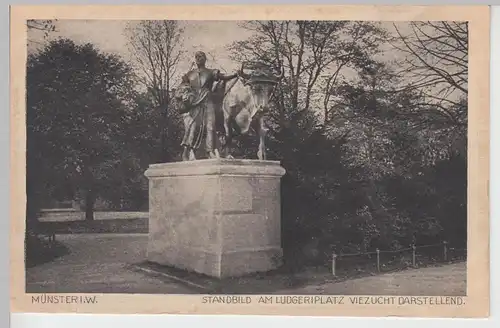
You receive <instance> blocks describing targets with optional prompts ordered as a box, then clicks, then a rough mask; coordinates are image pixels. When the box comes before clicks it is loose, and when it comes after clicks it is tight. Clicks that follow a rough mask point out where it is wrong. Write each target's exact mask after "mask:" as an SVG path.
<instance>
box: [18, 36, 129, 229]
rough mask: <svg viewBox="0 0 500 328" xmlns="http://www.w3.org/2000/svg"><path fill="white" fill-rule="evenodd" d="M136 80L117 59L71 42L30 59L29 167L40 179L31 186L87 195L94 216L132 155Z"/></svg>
mask: <svg viewBox="0 0 500 328" xmlns="http://www.w3.org/2000/svg"><path fill="white" fill-rule="evenodd" d="M132 77H133V75H132V69H131V67H130V66H129V65H128V64H127V63H125V62H124V61H123V60H121V59H120V58H119V57H117V56H115V55H110V54H105V53H101V52H100V51H99V50H98V49H96V48H95V47H94V46H93V45H92V44H84V45H77V44H75V43H74V42H73V41H71V40H68V39H61V40H57V41H52V42H50V43H49V44H48V45H47V46H46V47H45V48H44V49H43V50H42V51H41V52H39V53H37V54H32V55H30V56H29V57H28V64H27V130H28V147H27V149H28V154H27V166H28V167H27V170H28V176H29V177H33V176H38V178H39V179H38V180H37V181H28V185H33V186H35V185H36V186H38V188H39V189H38V190H43V189H42V188H43V186H44V185H46V186H50V189H48V190H53V195H55V194H57V193H59V194H63V195H70V196H76V195H79V194H80V193H82V194H83V197H84V198H85V213H86V214H85V215H86V218H87V219H89V220H91V219H93V210H94V203H95V200H96V198H97V196H98V195H99V194H100V193H103V192H104V191H105V186H107V185H110V184H111V183H110V180H111V179H112V178H113V177H115V180H116V179H117V178H116V174H115V173H116V171H117V168H118V167H119V166H120V165H121V164H120V163H121V162H122V159H123V158H124V157H127V156H128V155H127V147H126V146H127V145H126V143H125V140H126V139H125V138H124V136H125V135H126V134H127V132H128V131H125V130H124V127H126V124H124V123H126V122H127V120H128V119H129V116H130V109H129V107H128V104H130V99H131V97H132V90H133V79H132ZM33 194H36V193H35V192H33Z"/></svg>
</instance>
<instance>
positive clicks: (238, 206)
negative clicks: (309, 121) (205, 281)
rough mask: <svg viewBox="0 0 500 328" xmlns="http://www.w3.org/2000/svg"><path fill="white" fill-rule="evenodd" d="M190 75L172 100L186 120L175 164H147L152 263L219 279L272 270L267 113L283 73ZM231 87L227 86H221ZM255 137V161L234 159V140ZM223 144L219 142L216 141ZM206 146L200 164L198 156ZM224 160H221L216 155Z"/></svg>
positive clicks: (275, 245)
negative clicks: (251, 134) (257, 141)
mask: <svg viewBox="0 0 500 328" xmlns="http://www.w3.org/2000/svg"><path fill="white" fill-rule="evenodd" d="M205 61H206V56H205V54H204V53H202V52H198V53H196V64H197V68H196V69H194V70H191V71H190V72H188V73H187V74H186V75H185V76H184V77H183V81H182V84H181V86H180V87H179V88H178V89H177V92H176V100H177V105H178V107H179V111H180V112H181V113H182V115H183V116H184V117H183V118H184V124H185V134H184V138H183V141H182V145H183V147H184V150H183V154H182V159H183V161H181V162H175V163H161V164H152V165H150V167H149V169H148V170H147V171H146V173H145V175H146V176H147V177H148V179H149V241H148V249H147V258H148V260H149V261H150V262H154V263H158V264H160V265H166V266H172V267H175V268H179V269H184V270H188V271H194V272H197V273H201V274H205V275H209V276H212V277H217V278H224V277H229V276H241V275H245V274H251V273H255V272H264V271H269V270H273V269H276V268H278V267H279V266H280V265H281V262H282V249H281V224H280V221H281V200H280V180H281V177H282V176H283V175H284V174H285V170H284V168H282V167H281V166H280V163H279V162H278V161H269V160H266V152H265V150H266V149H265V135H266V132H267V127H266V115H265V113H266V111H267V110H268V106H269V97H270V95H271V93H272V90H273V88H274V86H275V85H276V84H277V83H278V81H279V79H280V78H281V77H282V76H283V74H280V75H275V74H271V71H270V70H263V69H258V70H256V71H254V72H253V73H250V74H248V73H244V71H243V65H242V68H241V69H240V71H239V72H238V73H236V74H233V75H229V76H226V75H223V74H221V73H220V72H219V71H218V70H213V69H208V68H206V67H205ZM228 81H232V83H231V84H228V85H226V82H228ZM249 131H255V132H256V134H257V135H258V136H259V138H260V144H259V149H258V151H257V157H258V159H255V160H254V159H234V158H233V157H232V156H231V154H230V144H231V140H232V137H233V135H235V134H238V133H239V134H244V133H248V132H249ZM221 139H222V141H221ZM203 140H204V141H205V142H204V145H205V146H204V150H205V153H206V158H203V159H197V158H196V156H195V153H196V151H197V150H198V149H199V148H200V147H201V145H202V144H203ZM221 154H222V156H221Z"/></svg>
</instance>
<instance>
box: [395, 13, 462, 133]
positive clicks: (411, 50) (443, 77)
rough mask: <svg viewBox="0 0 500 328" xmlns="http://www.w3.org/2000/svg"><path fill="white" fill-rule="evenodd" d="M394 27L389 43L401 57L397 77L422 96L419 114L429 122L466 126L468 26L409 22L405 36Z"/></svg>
mask: <svg viewBox="0 0 500 328" xmlns="http://www.w3.org/2000/svg"><path fill="white" fill-rule="evenodd" d="M394 27H395V30H396V33H397V36H398V37H397V38H396V40H395V41H394V42H393V43H392V44H393V46H394V47H395V48H396V49H398V50H399V51H401V52H402V54H403V59H402V60H401V61H400V63H399V64H400V65H401V67H402V69H401V71H400V74H402V75H404V76H405V77H406V79H407V81H409V82H408V83H407V85H405V86H404V88H405V89H411V90H418V91H419V92H420V93H421V94H422V95H423V96H425V102H423V103H421V104H420V107H421V109H422V110H421V111H420V112H419V114H420V115H424V116H425V117H426V119H427V121H428V122H434V121H439V122H443V121H444V123H445V124H446V125H448V126H450V125H453V126H456V127H463V126H466V125H467V106H466V99H467V93H468V53H469V51H468V48H469V47H468V31H469V30H468V23H467V22H446V21H440V22H411V23H409V30H410V31H409V32H408V33H403V32H402V31H401V28H398V26H397V25H396V24H395V25H394Z"/></svg>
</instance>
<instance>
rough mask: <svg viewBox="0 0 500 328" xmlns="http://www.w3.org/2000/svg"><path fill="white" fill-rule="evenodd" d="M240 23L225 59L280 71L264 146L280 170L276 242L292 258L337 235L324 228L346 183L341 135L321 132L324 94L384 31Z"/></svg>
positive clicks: (331, 24) (362, 60)
mask: <svg viewBox="0 0 500 328" xmlns="http://www.w3.org/2000/svg"><path fill="white" fill-rule="evenodd" d="M242 26H243V27H244V28H246V29H249V30H251V31H253V32H254V34H253V36H251V37H250V38H249V39H247V40H242V41H238V42H235V43H233V44H232V45H231V46H230V47H229V50H230V51H231V52H232V58H233V59H234V60H236V61H239V62H240V63H245V64H246V65H248V66H251V65H252V64H254V63H263V64H266V65H268V66H271V67H273V68H274V69H275V70H276V71H280V70H284V72H285V76H284V78H283V80H282V81H281V83H280V85H278V86H277V89H276V90H275V93H274V97H273V107H274V108H273V109H272V110H271V111H270V116H271V117H270V119H271V122H270V134H269V135H270V140H269V143H268V145H269V147H270V152H269V153H270V155H271V156H274V157H278V158H280V160H281V162H282V164H283V166H284V167H285V169H286V170H287V173H286V175H285V176H284V177H283V180H282V192H283V204H286V205H283V212H282V213H283V224H282V227H283V229H284V233H283V237H284V238H283V247H284V249H285V258H286V261H292V263H293V262H294V261H296V260H299V258H300V256H298V253H297V252H301V250H300V248H301V247H303V246H304V245H307V244H308V243H310V242H311V239H316V238H317V239H319V240H334V239H336V238H337V240H339V239H338V237H340V235H338V234H337V232H335V229H333V228H332V227H334V226H335V225H336V223H335V222H337V219H336V217H335V214H337V217H338V216H340V215H339V214H340V213H341V212H342V211H343V210H344V208H345V206H344V205H342V206H344V208H342V206H341V205H340V199H341V195H342V194H344V195H345V194H348V193H350V191H349V188H350V184H349V182H348V181H346V180H345V177H347V176H348V172H347V170H346V168H345V167H343V165H342V163H341V157H340V156H341V154H340V151H339V149H341V147H342V146H343V144H344V142H345V138H344V136H342V135H336V138H329V137H330V136H329V135H328V134H327V133H326V132H327V131H326V127H328V126H329V125H330V120H331V118H332V115H331V111H332V110H333V108H332V104H331V103H332V99H331V98H332V97H331V96H330V95H331V91H332V90H333V88H334V86H335V85H336V84H337V83H339V81H340V80H341V77H342V76H343V75H344V74H345V73H346V71H347V70H349V69H351V70H352V69H359V68H362V67H365V66H367V65H368V64H369V63H370V62H371V61H372V59H371V57H372V56H373V55H374V54H375V53H377V52H378V44H379V40H380V39H381V38H383V36H384V31H383V30H382V29H380V28H379V27H377V26H376V25H375V24H370V23H366V22H347V21H251V22H246V23H244V24H243V25H242ZM339 186H340V187H339ZM342 192H345V193H342ZM332 208H335V211H333V212H332ZM349 214H350V213H349ZM346 216H347V214H346ZM332 236H335V237H336V238H333V237H332ZM327 253H328V252H327ZM299 254H300V253H299ZM288 263H290V262H288Z"/></svg>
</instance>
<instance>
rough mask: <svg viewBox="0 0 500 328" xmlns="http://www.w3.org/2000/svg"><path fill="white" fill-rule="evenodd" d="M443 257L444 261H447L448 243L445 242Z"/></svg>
mask: <svg viewBox="0 0 500 328" xmlns="http://www.w3.org/2000/svg"><path fill="white" fill-rule="evenodd" d="M443 256H444V261H445V262H446V261H448V242H447V241H446V240H445V241H443Z"/></svg>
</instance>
